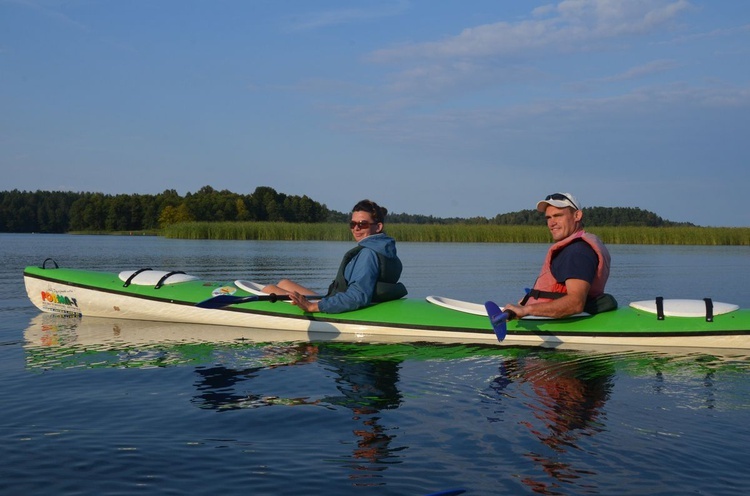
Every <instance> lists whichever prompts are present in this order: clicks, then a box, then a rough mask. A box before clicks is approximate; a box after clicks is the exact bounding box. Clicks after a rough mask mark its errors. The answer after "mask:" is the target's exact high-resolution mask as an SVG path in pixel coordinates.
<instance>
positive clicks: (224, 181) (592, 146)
mask: <svg viewBox="0 0 750 496" xmlns="http://www.w3.org/2000/svg"><path fill="white" fill-rule="evenodd" d="M749 138H750V2H747V1H744V0H740V1H738V0H620V1H617V0H564V1H547V2H545V1H533V0H525V1H518V0H517V1H511V0H504V1H498V0H471V1H461V2H459V1H439V0H412V1H399V0H392V1H391V0H361V1H354V0H350V1H343V0H316V1H310V0H127V1H125V0H122V1H116V0H0V191H7V190H13V189H19V190H22V191H36V190H45V191H92V192H102V193H107V194H135V193H137V194H157V193H161V192H163V191H165V190H176V191H177V192H178V193H180V194H181V195H184V194H186V193H189V192H196V191H198V190H199V189H200V188H202V187H203V186H211V187H213V188H214V189H217V190H229V191H232V192H236V193H242V194H249V193H252V192H253V191H254V190H255V188H257V187H258V186H268V187H271V188H274V189H275V190H276V191H278V192H279V193H285V194H287V195H300V196H301V195H307V196H308V197H310V198H312V199H313V200H315V201H318V202H320V203H323V204H325V205H326V206H327V207H328V208H330V209H333V210H337V211H340V212H348V211H350V209H351V207H352V206H353V205H354V204H355V203H356V202H357V201H359V200H361V199H364V198H369V199H372V200H374V201H376V202H378V203H380V204H381V205H383V206H385V207H387V208H388V210H389V211H391V212H395V213H409V214H423V215H434V216H437V217H464V218H469V217H477V216H479V217H494V216H495V215H497V214H501V213H507V212H515V211H518V210H523V209H530V208H534V206H535V205H536V202H537V201H538V200H541V199H543V198H544V197H545V196H546V195H547V194H550V193H553V192H557V191H560V192H570V193H572V194H573V195H575V196H576V197H577V198H578V200H579V201H580V202H581V203H582V204H583V207H584V215H585V207H586V206H589V207H593V206H604V207H637V208H641V209H644V210H648V211H651V212H654V213H656V214H657V215H659V216H661V217H662V218H664V219H666V220H671V221H676V222H691V223H694V224H697V225H702V226H729V227H750V206H749V205H748V199H747V196H748V189H749V187H750V172H748V165H750V139H749Z"/></svg>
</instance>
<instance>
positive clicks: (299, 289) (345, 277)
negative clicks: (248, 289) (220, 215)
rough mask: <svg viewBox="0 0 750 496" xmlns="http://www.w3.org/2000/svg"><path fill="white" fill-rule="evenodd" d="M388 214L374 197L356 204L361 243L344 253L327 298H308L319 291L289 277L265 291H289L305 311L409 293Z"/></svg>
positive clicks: (354, 222) (351, 306) (346, 307)
mask: <svg viewBox="0 0 750 496" xmlns="http://www.w3.org/2000/svg"><path fill="white" fill-rule="evenodd" d="M387 214H388V210H387V209H386V208H385V207H381V206H380V205H378V204H377V203H375V202H373V201H370V200H362V201H360V202H358V203H357V204H356V205H354V207H353V208H352V217H351V221H350V222H349V229H351V231H352V236H353V237H354V240H355V241H356V242H357V246H356V247H355V248H352V249H351V250H349V251H348V252H347V253H346V254H345V255H344V259H343V260H342V261H341V265H340V267H339V270H338V273H337V274H336V278H335V279H334V280H333V282H332V283H331V285H330V287H329V288H328V294H327V295H326V296H325V297H324V298H322V299H320V300H318V301H310V300H308V299H307V297H306V296H310V295H314V294H315V293H314V292H313V291H311V290H309V289H307V288H305V287H304V286H301V285H300V284H298V283H296V282H294V281H290V280H289V279H284V280H282V281H280V282H279V283H278V284H276V285H271V286H266V287H265V288H263V291H264V292H266V293H276V294H283V293H288V294H289V297H290V299H291V301H292V303H294V304H295V305H297V306H298V307H300V308H301V309H303V310H304V311H306V312H324V313H341V312H348V311H351V310H356V309H357V308H361V307H364V306H367V305H369V304H370V303H378V302H382V301H388V300H396V299H398V298H401V297H403V296H405V295H406V293H407V291H406V287H404V285H403V284H402V283H400V282H398V280H399V278H400V277H401V269H402V265H401V260H399V258H398V256H397V255H396V240H394V239H393V238H391V237H390V236H388V235H386V234H385V232H384V231H383V227H384V221H385V216H386V215H387Z"/></svg>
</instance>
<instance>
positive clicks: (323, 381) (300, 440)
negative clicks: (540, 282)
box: [0, 234, 750, 496]
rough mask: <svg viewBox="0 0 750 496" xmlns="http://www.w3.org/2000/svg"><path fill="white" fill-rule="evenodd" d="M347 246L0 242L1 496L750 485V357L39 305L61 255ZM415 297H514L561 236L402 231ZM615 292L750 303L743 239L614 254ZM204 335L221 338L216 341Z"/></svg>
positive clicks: (329, 260)
mask: <svg viewBox="0 0 750 496" xmlns="http://www.w3.org/2000/svg"><path fill="white" fill-rule="evenodd" d="M351 246H352V244H350V243H332V242H252V241H184V240H167V239H163V238H158V237H145V236H69V235H34V234H0V260H1V261H2V264H1V265H0V282H2V285H0V295H1V297H0V317H1V318H0V322H1V324H0V374H2V378H3V381H2V386H0V387H2V390H1V391H2V394H0V441H1V442H2V448H1V449H2V453H3V457H2V459H3V463H2V464H1V465H0V494H35V495H36V494H54V495H73V494H111V495H130V494H149V495H153V494H194V495H202V494H206V495H208V494H212V495H213V494H224V495H234V494H269V495H271V494H272V495H292V494H294V495H298V494H327V495H337V494H342V495H352V494H354V495H359V494H362V495H369V494H372V495H426V494H430V493H434V492H438V491H446V490H450V489H463V490H465V491H466V492H465V493H464V494H466V495H467V496H471V495H486V494H546V495H559V494H563V495H567V494H570V495H573V494H576V495H577V494H606V495H610V494H664V495H668V494H675V495H676V494H687V493H689V494H711V495H721V494H726V495H729V494H732V495H735V494H741V493H744V492H747V490H748V489H750V474H748V471H747V470H746V467H747V464H748V462H749V461H750V455H748V451H747V446H748V444H749V443H750V429H748V427H747V426H748V424H750V358H749V356H748V353H747V352H743V351H733V350H725V351H721V352H719V351H715V350H714V351H712V352H711V353H708V352H702V351H701V350H689V351H685V350H680V351H674V352H666V351H654V350H644V349H638V348H623V349H619V350H616V351H613V352H610V353H593V352H586V351H555V350H541V349H533V348H514V347H501V346H493V345H467V344H464V345H461V344H456V345H446V344H436V343H390V344H388V343H367V342H347V341H335V342H326V341H320V342H306V341H296V340H293V339H292V338H290V337H285V336H284V335H283V334H280V333H264V334H263V335H262V336H261V335H259V336H258V338H257V339H252V340H247V339H243V340H238V339H235V336H234V334H233V332H232V329H231V328H218V327H212V326H190V325H172V324H158V323H151V322H137V321H118V320H116V319H87V318H83V319H68V318H60V317H55V316H50V315H43V314H41V313H40V312H39V311H38V310H37V309H36V308H35V307H34V306H33V305H32V304H31V303H30V302H29V301H28V298H27V297H26V294H25V290H24V288H23V278H22V272H23V268H24V267H25V266H27V265H40V264H41V263H42V261H43V260H44V259H46V258H47V257H52V258H54V259H55V260H56V261H57V262H58V264H60V266H63V267H75V268H88V269H95V270H106V271H120V270H125V269H136V268H141V267H152V268H154V269H172V270H184V271H186V272H188V273H190V274H194V275H198V276H201V277H204V278H208V279H213V280H216V279H226V280H234V279H238V278H242V279H249V280H254V281H258V282H274V281H276V280H278V279H280V278H284V277H288V278H293V279H296V280H298V281H300V282H302V283H303V284H306V285H308V286H309V287H311V288H313V289H318V290H320V291H323V290H324V289H325V288H326V287H327V285H328V283H329V282H330V279H331V278H332V277H333V275H334V274H335V271H336V269H337V267H338V264H339V261H340V259H341V256H342V255H343V253H344V252H345V251H346V250H347V249H348V248H350V247H351ZM398 249H399V254H400V256H401V258H402V260H403V262H404V266H405V270H404V276H403V279H402V280H403V282H404V283H405V284H406V285H407V287H408V288H409V290H410V296H411V297H417V298H422V297H424V296H427V295H430V294H437V295H442V296H448V297H452V298H458V299H463V300H471V301H477V302H483V301H485V300H486V299H490V298H491V299H494V300H496V301H498V302H499V303H505V302H508V301H515V300H517V299H518V298H519V296H520V294H521V293H522V292H523V288H524V287H527V286H529V285H531V284H532V283H533V280H534V277H535V275H536V273H537V271H538V267H539V264H540V263H541V261H542V258H543V256H544V253H545V251H546V249H547V245H543V244H542V245H536V244H531V245H528V244H444V243H399V244H398ZM610 250H611V252H612V258H613V269H612V275H611V277H610V283H609V285H608V291H609V292H610V293H612V294H614V295H615V296H616V297H617V299H618V301H619V302H620V304H621V305H622V304H627V302H628V301H632V300H641V299H647V298H651V297H654V296H664V297H668V298H704V297H711V298H713V299H714V300H716V301H726V302H731V303H737V304H739V305H741V306H743V307H750V292H749V291H748V290H747V280H748V275H750V251H749V250H748V248H747V247H705V246H700V247H697V246H630V245H613V246H610ZM206 336H211V338H210V339H207V338H206Z"/></svg>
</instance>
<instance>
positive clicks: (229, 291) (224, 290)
mask: <svg viewBox="0 0 750 496" xmlns="http://www.w3.org/2000/svg"><path fill="white" fill-rule="evenodd" d="M236 291H237V288H235V287H234V286H222V287H220V288H216V289H214V290H213V291H212V292H211V296H219V295H233V294H234V293H235V292H236Z"/></svg>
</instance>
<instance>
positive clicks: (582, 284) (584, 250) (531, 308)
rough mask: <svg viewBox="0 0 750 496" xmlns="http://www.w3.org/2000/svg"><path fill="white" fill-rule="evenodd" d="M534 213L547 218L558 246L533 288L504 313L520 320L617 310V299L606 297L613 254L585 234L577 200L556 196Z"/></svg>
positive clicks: (545, 263) (553, 250) (560, 195)
mask: <svg viewBox="0 0 750 496" xmlns="http://www.w3.org/2000/svg"><path fill="white" fill-rule="evenodd" d="M536 209H537V210H538V211H540V212H542V213H544V216H545V217H546V219H547V227H548V228H549V231H550V233H551V234H552V239H553V241H554V244H553V245H552V246H551V247H550V249H549V251H548V252H547V257H546V258H545V261H544V265H543V266H542V270H541V271H540V273H539V277H538V278H537V280H536V282H535V283H534V288H533V289H532V290H531V291H529V292H528V293H527V294H526V296H525V297H524V298H523V300H521V302H520V303H518V304H517V305H514V304H508V305H506V306H505V309H506V310H511V311H512V312H514V313H515V315H516V317H518V318H521V317H525V316H527V315H535V316H540V317H551V318H563V317H567V316H570V315H575V314H577V313H580V312H584V311H586V312H588V313H598V312H602V311H605V310H611V309H614V308H617V302H616V301H615V300H614V298H612V296H610V295H607V294H605V293H604V286H605V285H606V283H607V278H608V277H609V264H610V255H609V251H607V247H606V246H604V243H602V241H601V240H600V239H599V238H598V237H597V236H595V235H594V234H591V233H587V232H586V231H584V230H583V211H582V210H581V204H580V203H579V202H578V200H577V199H576V198H575V197H574V196H573V195H571V194H570V193H554V194H551V195H549V196H547V198H545V199H544V200H542V201H540V202H539V203H537V204H536Z"/></svg>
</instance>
